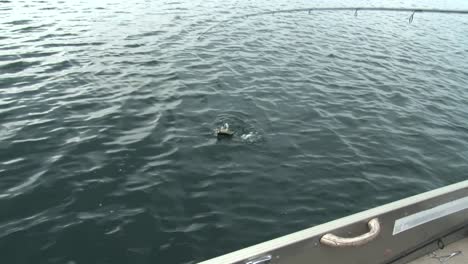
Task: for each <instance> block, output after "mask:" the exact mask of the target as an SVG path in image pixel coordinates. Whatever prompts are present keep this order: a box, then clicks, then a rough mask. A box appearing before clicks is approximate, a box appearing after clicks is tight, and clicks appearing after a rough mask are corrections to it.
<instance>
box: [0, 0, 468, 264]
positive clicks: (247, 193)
mask: <svg viewBox="0 0 468 264" xmlns="http://www.w3.org/2000/svg"><path fill="white" fill-rule="evenodd" d="M351 4H353V5H356V6H358V5H361V6H371V5H375V6H379V5H380V4H382V5H386V6H400V7H402V6H403V7H405V6H406V7H414V6H417V7H435V8H465V9H468V3H467V2H462V1H444V2H441V1H433V2H431V1H412V2H408V1H404V2H398V1H383V2H382V3H380V4H379V3H377V2H372V3H370V2H367V1H355V2H352V3H351V2H348V1H347V2H345V3H343V2H339V1H332V2H329V1H327V2H326V3H322V2H316V3H314V2H311V1H305V0H304V1H295V2H292V3H290V2H288V1H283V0H276V1H247V0H239V1H231V2H226V1H221V0H209V1H201V0H199V1H180V2H179V1H144V0H133V1H118V0H106V1H91V0H82V1H79V0H74V1H72V0H70V1H53V0H47V1H29V0H28V1H26V0H25V1H21V0H11V1H0V25H1V26H0V73H1V75H0V253H1V258H2V263H3V262H5V263H162V262H165V263H188V262H191V263H193V262H196V261H199V260H203V259H207V258H210V257H213V256H216V255H219V254H222V253H226V252H228V251H231V250H235V249H239V248H241V247H244V246H248V245H252V244H254V243H257V242H261V241H264V240H267V239H271V238H273V237H276V236H279V235H284V234H287V233H289V232H292V231H297V230H300V229H302V228H306V227H309V226H312V225H315V224H318V223H322V222H325V221H328V220H331V219H334V218H336V217H341V216H345V215H348V214H351V213H354V212H357V211H360V210H363V209H366V208H370V207H373V206H376V205H380V204H384V203H387V202H390V201H393V200H396V199H399V198H402V197H406V196H409V195H412V194H416V193H419V192H422V191H426V190H430V189H433V188H436V187H440V186H443V185H447V184H449V183H453V182H457V181H460V180H464V179H466V178H467V174H468V163H467V161H468V123H467V121H466V120H467V119H466V118H467V116H468V90H467V87H468V63H467V62H468V37H467V36H468V34H467V33H468V16H462V15H443V14H416V15H415V18H414V21H413V23H412V24H408V22H407V19H408V16H409V14H406V13H385V12H383V13H379V12H360V13H359V15H358V17H354V16H353V14H352V12H320V13H314V14H311V15H308V14H307V13H296V14H276V15H268V16H262V17H255V18H249V19H243V20H239V21H234V22H233V23H228V24H225V25H221V26H220V27H217V28H215V29H213V30H212V31H211V32H210V33H209V34H207V35H205V36H204V37H203V38H201V39H198V36H199V34H201V33H202V32H204V31H205V30H206V29H207V28H208V27H209V26H211V25H213V23H216V22H217V21H219V20H221V19H225V18H227V17H230V16H232V15H239V14H245V13H252V12H258V11H265V10H274V9H281V8H298V7H311V6H324V5H326V6H343V5H351ZM225 122H228V123H229V124H230V125H231V127H232V128H233V129H234V130H235V131H236V133H237V134H236V135H235V136H234V138H232V140H217V139H216V137H215V136H214V135H213V129H214V128H216V127H217V126H220V125H222V124H224V123H225ZM249 133H250V134H251V135H252V136H250V137H248V138H247V139H246V138H242V137H241V136H240V135H241V134H249Z"/></svg>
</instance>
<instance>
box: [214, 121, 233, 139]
mask: <svg viewBox="0 0 468 264" xmlns="http://www.w3.org/2000/svg"><path fill="white" fill-rule="evenodd" d="M215 133H216V136H218V137H232V136H233V135H234V131H232V130H230V129H229V124H228V123H224V125H223V126H222V127H220V128H216V129H215Z"/></svg>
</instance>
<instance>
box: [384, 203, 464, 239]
mask: <svg viewBox="0 0 468 264" xmlns="http://www.w3.org/2000/svg"><path fill="white" fill-rule="evenodd" d="M465 209H468V197H465V198H460V199H458V200H454V201H451V202H448V203H444V204H441V205H439V206H436V207H434V208H431V209H428V210H425V211H421V212H418V213H415V214H412V215H408V216H405V217H403V218H400V219H397V220H396V221H395V225H394V226H393V235H396V234H399V233H401V232H404V231H406V230H409V229H411V228H415V227H417V226H420V225H422V224H425V223H427V222H430V221H432V220H436V219H439V218H442V217H444V216H447V215H450V214H454V213H457V212H460V211H463V210H465Z"/></svg>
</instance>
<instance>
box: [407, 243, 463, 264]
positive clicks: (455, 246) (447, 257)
mask: <svg viewBox="0 0 468 264" xmlns="http://www.w3.org/2000/svg"><path fill="white" fill-rule="evenodd" d="M467 263H468V237H466V238H464V239H461V240H458V241H456V242H454V243H452V244H449V245H447V246H446V247H445V248H444V249H439V250H436V251H434V252H432V253H429V254H427V255H424V256H422V257H420V258H418V259H416V260H414V261H412V262H409V264H467Z"/></svg>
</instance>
